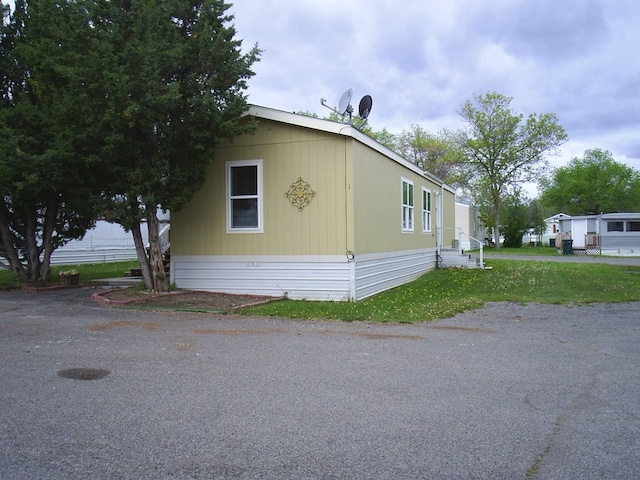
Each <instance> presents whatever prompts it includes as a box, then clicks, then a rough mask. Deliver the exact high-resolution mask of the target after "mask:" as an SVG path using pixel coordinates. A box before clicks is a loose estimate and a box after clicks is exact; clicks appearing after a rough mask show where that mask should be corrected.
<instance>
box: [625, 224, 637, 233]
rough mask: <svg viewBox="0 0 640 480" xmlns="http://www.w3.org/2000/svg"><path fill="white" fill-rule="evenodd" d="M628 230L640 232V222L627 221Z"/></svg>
mask: <svg viewBox="0 0 640 480" xmlns="http://www.w3.org/2000/svg"><path fill="white" fill-rule="evenodd" d="M627 232H640V222H627Z"/></svg>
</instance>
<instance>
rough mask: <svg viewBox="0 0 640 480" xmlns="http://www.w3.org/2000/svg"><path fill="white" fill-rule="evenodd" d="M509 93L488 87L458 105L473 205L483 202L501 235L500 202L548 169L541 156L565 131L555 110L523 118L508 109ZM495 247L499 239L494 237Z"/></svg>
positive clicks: (552, 148) (563, 137) (497, 234)
mask: <svg viewBox="0 0 640 480" xmlns="http://www.w3.org/2000/svg"><path fill="white" fill-rule="evenodd" d="M512 100H513V98H512V97H507V96H504V95H502V94H500V93H496V92H489V93H486V94H484V95H475V96H474V99H473V101H467V102H465V103H464V105H462V108H461V111H460V116H461V118H462V119H463V121H464V122H465V123H466V125H467V128H466V130H465V131H464V133H463V138H462V148H463V150H464V153H465V155H466V167H467V171H468V172H469V175H470V181H471V182H472V184H473V189H474V196H475V198H476V203H477V204H479V205H480V204H483V203H488V205H489V206H490V208H491V210H492V212H493V213H492V217H493V231H494V235H495V237H496V238H500V225H501V219H500V214H501V206H502V205H503V202H504V200H505V198H507V196H508V195H510V194H511V195H513V194H514V192H515V191H516V190H517V189H518V187H519V186H521V185H522V184H523V183H525V182H528V181H533V180H537V179H538V178H539V177H540V175H541V174H542V172H544V171H545V169H546V168H547V159H546V156H547V155H548V154H550V153H554V152H555V150H556V149H557V147H559V146H560V145H561V144H562V143H564V142H565V141H566V139H567V135H566V133H565V131H564V129H563V128H562V127H561V126H560V125H559V124H558V120H557V118H556V116H555V115H553V114H550V113H546V114H530V115H529V116H528V117H527V118H526V119H525V118H524V116H523V115H522V114H518V113H515V112H514V111H512V110H511V108H510V104H511V101H512ZM495 246H496V248H500V242H495Z"/></svg>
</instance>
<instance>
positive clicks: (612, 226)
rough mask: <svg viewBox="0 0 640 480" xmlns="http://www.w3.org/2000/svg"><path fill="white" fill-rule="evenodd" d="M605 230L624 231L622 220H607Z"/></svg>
mask: <svg viewBox="0 0 640 480" xmlns="http://www.w3.org/2000/svg"><path fill="white" fill-rule="evenodd" d="M607 232H624V222H607Z"/></svg>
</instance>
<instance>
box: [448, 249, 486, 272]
mask: <svg viewBox="0 0 640 480" xmlns="http://www.w3.org/2000/svg"><path fill="white" fill-rule="evenodd" d="M439 260H440V261H439V263H438V268H482V267H483V266H484V265H480V260H479V259H477V260H476V259H475V258H472V256H471V255H468V254H462V255H461V254H460V252H459V251H458V250H444V249H443V250H441V251H440V259H439Z"/></svg>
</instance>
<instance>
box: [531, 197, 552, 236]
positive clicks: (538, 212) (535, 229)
mask: <svg viewBox="0 0 640 480" xmlns="http://www.w3.org/2000/svg"><path fill="white" fill-rule="evenodd" d="M549 216H551V215H550V214H549V211H548V210H547V209H545V208H544V207H543V206H542V205H541V203H540V200H537V199H534V200H531V202H530V203H529V228H530V229H531V231H532V233H534V234H535V235H537V236H538V238H539V239H541V238H542V235H544V233H545V232H546V231H547V224H546V222H545V221H544V220H545V218H547V217H549Z"/></svg>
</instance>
